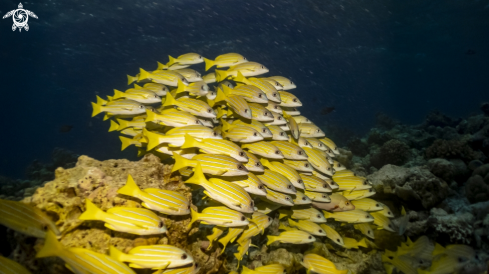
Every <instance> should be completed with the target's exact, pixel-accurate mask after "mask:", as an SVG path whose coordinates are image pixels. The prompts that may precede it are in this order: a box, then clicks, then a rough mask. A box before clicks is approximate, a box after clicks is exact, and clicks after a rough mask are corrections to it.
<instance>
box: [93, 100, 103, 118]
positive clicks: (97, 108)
mask: <svg viewBox="0 0 489 274" xmlns="http://www.w3.org/2000/svg"><path fill="white" fill-rule="evenodd" d="M92 107H93V111H92V117H94V116H95V115H97V114H99V113H100V112H102V111H103V109H102V106H101V105H98V104H95V103H94V102H92Z"/></svg>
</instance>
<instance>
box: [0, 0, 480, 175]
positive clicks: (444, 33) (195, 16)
mask: <svg viewBox="0 0 489 274" xmlns="http://www.w3.org/2000/svg"><path fill="white" fill-rule="evenodd" d="M18 4H19V3H18V1H11V0H4V1H1V3H0V13H1V14H2V16H3V15H4V14H5V13H7V12H8V11H10V10H13V9H16V8H17V6H18ZM22 4H23V5H24V8H25V9H27V10H31V11H33V12H34V13H35V14H36V15H37V16H38V19H34V18H30V19H29V21H28V23H29V27H30V29H29V31H25V30H22V32H19V31H12V30H11V25H12V20H11V18H6V19H3V20H0V63H1V65H0V66H1V74H0V75H2V78H3V81H2V82H3V83H2V89H1V94H2V107H1V108H0V113H1V116H2V117H3V120H2V121H3V123H2V125H3V134H2V135H3V137H2V140H3V141H2V145H1V150H0V153H1V155H2V157H1V160H0V161H1V162H0V175H4V176H9V177H14V178H21V177H23V176H24V172H25V168H26V167H27V166H28V165H29V163H31V162H32V161H33V160H34V159H39V160H41V161H48V160H49V157H50V155H51V152H52V151H53V149H54V148H55V147H62V148H65V149H69V150H71V151H74V152H75V153H77V154H80V155H81V154H84V155H89V156H91V157H94V158H96V159H99V160H103V159H110V158H126V159H136V157H135V154H136V153H135V149H134V148H131V149H127V150H125V151H123V152H120V142H119V140H118V139H117V133H113V132H112V133H107V130H108V123H104V122H102V115H99V116H97V117H96V118H95V119H94V118H91V112H92V108H91V105H90V101H94V100H95V95H100V96H102V95H107V94H112V93H113V89H114V88H115V89H119V90H125V89H127V87H128V86H127V78H126V74H129V75H135V74H136V73H138V68H139V67H141V68H145V69H147V70H152V69H156V62H157V61H160V62H162V63H166V62H167V60H168V55H172V56H178V55H181V54H184V53H187V52H197V53H199V54H201V55H203V56H204V57H207V58H210V59H213V58H215V57H216V56H218V55H220V54H223V53H227V52H238V53H240V54H242V55H244V56H249V58H250V59H252V61H256V62H259V63H262V64H265V65H266V66H267V67H268V68H269V69H270V71H271V72H272V73H271V74H270V73H269V74H267V75H268V76H272V74H273V75H284V76H287V77H289V78H290V79H291V80H293V81H294V82H295V83H296V84H297V86H298V89H297V90H296V92H295V94H296V95H297V96H298V97H299V98H300V100H301V101H302V102H303V106H304V107H303V108H302V114H303V115H305V116H307V117H308V118H309V119H311V120H312V121H315V122H316V123H317V124H318V125H332V126H335V127H340V128H344V129H345V130H347V131H350V132H351V134H358V135H362V134H364V133H365V132H367V131H368V130H369V129H370V128H371V127H372V126H373V125H374V123H375V116H376V114H377V113H379V112H382V113H386V114H387V115H389V116H391V117H393V118H396V119H398V120H400V121H401V122H403V123H407V124H415V123H420V122H422V120H423V117H425V116H426V114H427V113H429V112H430V111H432V110H435V109H437V110H440V111H442V112H444V113H445V114H447V115H449V116H452V117H461V116H466V115H468V114H470V113H471V112H473V111H476V110H477V108H478V106H479V104H480V103H481V102H482V101H484V100H488V99H489V98H488V97H489V96H488V94H489V93H488V92H487V87H488V86H489V77H488V75H489V73H488V72H489V62H488V60H489V6H488V5H489V1H488V0H479V1H476V0H470V1H462V0H447V1H426V0H410V1H399V0H383V1H380V0H368V1H367V0H359V1H351V0H347V1H322V0H300V1H299V0H295V1H293V0H286V1H283V0H281V1H266V0H265V1H264V0H259V1H258V0H247V1H226V0H199V1H196V0H178V1H171V0H165V1H141V0H139V1H74V0H66V1H59V0H58V1H55V0H53V1H51V0H49V1H44V0H40V1H29V2H22ZM196 67H197V68H198V70H200V71H203V68H204V66H203V64H201V65H199V66H196ZM326 107H334V109H335V111H334V112H331V113H329V114H327V115H322V114H321V110H322V109H324V108H326ZM338 142H341V141H340V140H338Z"/></svg>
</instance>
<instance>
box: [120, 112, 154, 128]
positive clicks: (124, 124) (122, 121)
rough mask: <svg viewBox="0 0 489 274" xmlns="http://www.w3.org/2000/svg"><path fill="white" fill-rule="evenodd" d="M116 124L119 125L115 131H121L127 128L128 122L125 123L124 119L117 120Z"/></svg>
mask: <svg viewBox="0 0 489 274" xmlns="http://www.w3.org/2000/svg"><path fill="white" fill-rule="evenodd" d="M151 112H152V111H151ZM117 123H119V128H118V129H117V130H123V129H125V128H127V127H129V121H126V120H124V119H117Z"/></svg>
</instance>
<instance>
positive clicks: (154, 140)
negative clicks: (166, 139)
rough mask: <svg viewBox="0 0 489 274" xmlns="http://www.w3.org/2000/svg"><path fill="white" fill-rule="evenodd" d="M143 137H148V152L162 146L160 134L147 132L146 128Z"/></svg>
mask: <svg viewBox="0 0 489 274" xmlns="http://www.w3.org/2000/svg"><path fill="white" fill-rule="evenodd" d="M143 135H144V136H146V138H147V139H148V145H147V147H146V150H147V151H150V150H152V149H153V148H155V147H157V146H158V145H160V140H159V136H158V134H156V133H153V132H151V131H149V130H147V129H146V128H144V129H143Z"/></svg>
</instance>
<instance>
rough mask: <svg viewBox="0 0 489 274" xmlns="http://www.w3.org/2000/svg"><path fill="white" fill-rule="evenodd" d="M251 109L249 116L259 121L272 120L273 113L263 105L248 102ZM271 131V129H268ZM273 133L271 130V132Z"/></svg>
mask: <svg viewBox="0 0 489 274" xmlns="http://www.w3.org/2000/svg"><path fill="white" fill-rule="evenodd" d="M248 106H249V107H250V109H251V116H252V117H251V118H252V119H254V120H257V121H260V122H270V121H273V119H274V118H273V117H274V115H273V114H272V112H270V111H269V110H268V109H266V108H265V107H264V106H262V105H260V104H257V103H248ZM270 131H271V130H270ZM272 134H273V132H272Z"/></svg>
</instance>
